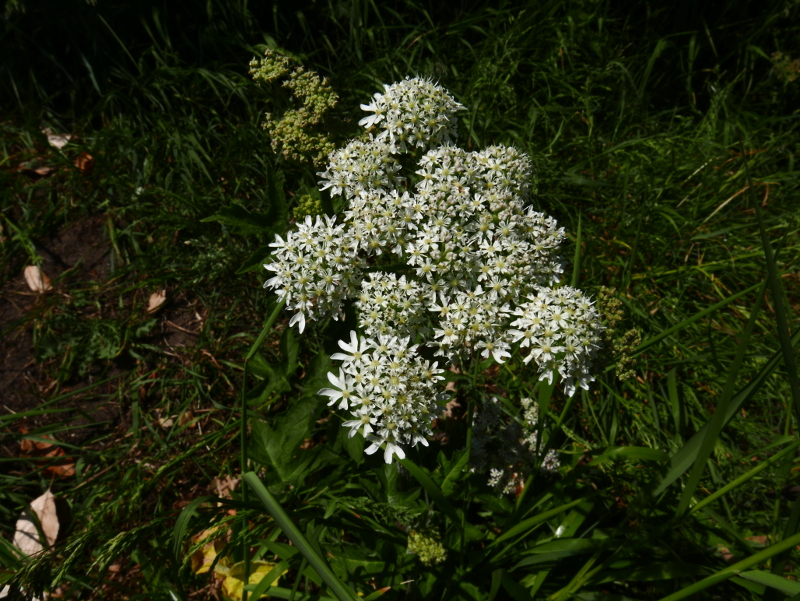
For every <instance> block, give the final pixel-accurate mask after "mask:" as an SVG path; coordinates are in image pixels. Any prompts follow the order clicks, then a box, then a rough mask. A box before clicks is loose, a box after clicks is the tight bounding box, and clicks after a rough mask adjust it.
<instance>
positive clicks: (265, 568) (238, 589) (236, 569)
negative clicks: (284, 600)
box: [222, 561, 288, 599]
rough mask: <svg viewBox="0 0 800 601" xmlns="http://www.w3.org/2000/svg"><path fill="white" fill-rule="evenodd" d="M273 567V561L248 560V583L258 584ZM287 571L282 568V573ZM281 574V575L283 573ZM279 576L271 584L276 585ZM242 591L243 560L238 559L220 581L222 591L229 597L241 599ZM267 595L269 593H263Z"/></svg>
mask: <svg viewBox="0 0 800 601" xmlns="http://www.w3.org/2000/svg"><path fill="white" fill-rule="evenodd" d="M274 567H275V564H274V563H269V562H267V561H251V562H250V582H249V583H248V584H258V583H259V582H261V579H262V578H263V577H264V576H266V575H267V574H269V573H270V571H271V570H272V568H274ZM286 572H288V570H284V572H283V574H285V573H286ZM283 574H281V575H283ZM280 579H281V577H280V576H278V577H277V578H276V579H275V582H273V583H272V586H278V582H279V581H280ZM243 591H244V562H243V561H240V562H239V563H237V564H234V565H233V566H231V569H230V570H229V571H228V574H227V576H226V577H225V581H224V582H223V583H222V592H223V593H225V595H227V596H228V597H230V598H231V599H241V598H242V592H243ZM264 596H265V597H269V595H264Z"/></svg>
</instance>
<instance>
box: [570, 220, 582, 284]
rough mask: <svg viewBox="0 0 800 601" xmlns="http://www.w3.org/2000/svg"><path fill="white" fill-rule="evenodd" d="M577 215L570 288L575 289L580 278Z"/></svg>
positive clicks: (579, 238)
mask: <svg viewBox="0 0 800 601" xmlns="http://www.w3.org/2000/svg"><path fill="white" fill-rule="evenodd" d="M582 216H583V215H582V213H578V233H577V234H576V236H575V255H574V256H573V258H572V287H573V288H577V287H578V282H579V281H580V277H581V226H582V223H581V221H582V220H581V217H582Z"/></svg>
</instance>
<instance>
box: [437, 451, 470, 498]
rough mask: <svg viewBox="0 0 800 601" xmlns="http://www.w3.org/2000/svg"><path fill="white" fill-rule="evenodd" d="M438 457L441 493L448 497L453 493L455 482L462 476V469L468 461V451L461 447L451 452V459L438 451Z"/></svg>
mask: <svg viewBox="0 0 800 601" xmlns="http://www.w3.org/2000/svg"><path fill="white" fill-rule="evenodd" d="M438 459H439V465H440V466H441V476H442V479H441V482H442V493H443V494H444V495H445V496H446V497H449V496H450V495H452V494H453V491H454V490H455V486H456V483H457V482H458V481H459V480H460V479H461V478H462V477H463V476H464V469H465V468H466V466H467V464H468V463H469V453H468V452H467V449H462V450H460V451H457V452H455V453H454V454H453V459H452V460H448V459H447V456H446V455H445V454H444V453H443V452H442V451H440V452H439V457H438Z"/></svg>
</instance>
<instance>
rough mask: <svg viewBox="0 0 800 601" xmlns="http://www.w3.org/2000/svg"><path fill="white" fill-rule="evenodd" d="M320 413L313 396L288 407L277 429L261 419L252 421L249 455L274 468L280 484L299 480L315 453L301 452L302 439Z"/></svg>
mask: <svg viewBox="0 0 800 601" xmlns="http://www.w3.org/2000/svg"><path fill="white" fill-rule="evenodd" d="M319 410H320V402H319V401H318V400H317V399H315V398H313V397H301V398H300V399H298V400H296V401H295V402H294V403H293V404H292V405H290V406H289V408H288V410H287V411H286V412H284V413H282V414H281V415H280V416H279V417H278V418H277V419H276V420H275V425H274V427H270V426H269V425H268V424H267V423H266V422H263V421H261V420H260V419H258V418H254V419H253V420H252V421H251V428H252V432H251V437H250V447H249V454H250V456H251V457H252V458H253V459H255V460H256V461H258V462H260V463H262V464H264V465H271V466H272V467H273V468H275V471H276V473H277V474H278V476H279V477H280V479H281V481H283V482H286V481H288V480H290V479H291V480H292V481H294V482H296V481H297V479H298V478H299V477H301V476H302V474H298V473H297V469H298V467H299V466H301V465H307V463H308V462H309V461H310V460H311V459H312V458H313V454H312V453H310V452H308V451H302V450H300V445H301V444H302V442H303V440H304V439H306V438H308V435H309V434H310V433H311V430H312V428H313V425H314V421H315V420H316V416H317V415H318V413H319Z"/></svg>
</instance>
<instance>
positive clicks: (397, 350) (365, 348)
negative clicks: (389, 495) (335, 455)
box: [319, 332, 444, 463]
mask: <svg viewBox="0 0 800 601" xmlns="http://www.w3.org/2000/svg"><path fill="white" fill-rule="evenodd" d="M339 346H340V347H341V349H342V350H343V351H346V352H347V353H350V354H346V353H336V354H334V355H333V356H332V359H335V360H340V361H342V362H343V365H342V367H341V368H340V369H339V375H338V376H336V375H335V374H332V373H329V374H328V380H330V382H331V384H333V386H335V387H336V388H323V389H322V390H320V391H319V394H322V395H325V396H327V397H329V398H330V401H329V402H328V405H333V404H335V403H336V402H339V409H342V410H349V411H350V414H351V415H352V417H353V419H352V420H350V421H346V422H344V427H345V428H350V434H349V435H350V436H351V437H352V436H355V434H356V433H357V432H358V431H359V430H361V432H362V433H363V435H364V436H365V437H366V439H367V440H369V441H370V442H371V443H372V444H371V445H370V446H369V447H368V448H367V450H366V453H367V454H370V455H371V454H372V453H374V452H375V451H377V450H378V449H379V448H380V445H381V444H384V443H385V444H386V447H385V449H384V454H383V457H384V461H386V463H391V462H392V456H393V455H397V456H398V457H400V459H403V458H404V457H405V452H404V451H403V448H402V445H411V446H415V445H416V444H417V443H422V444H423V445H425V446H428V441H427V440H426V439H425V437H426V436H430V435H431V434H432V432H431V431H430V422H431V420H432V419H433V417H435V416H436V412H437V410H438V408H439V407H438V404H437V401H439V400H441V398H442V395H441V393H439V392H437V388H438V383H439V381H440V380H443V379H444V378H443V377H442V376H440V375H439V374H441V373H442V372H443V371H444V370H442V369H439V368H438V364H437V363H436V362H434V363H431V362H429V361H425V360H424V359H422V358H421V357H420V356H418V355H417V353H416V351H417V346H418V345H410V346H409V340H408V338H403V339H398V338H397V337H389V336H379V337H378V338H377V340H372V339H369V338H364V337H362V338H361V339H359V337H358V335H357V334H356V333H355V332H351V333H350V343H347V342H344V341H343V340H340V341H339Z"/></svg>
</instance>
